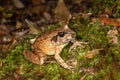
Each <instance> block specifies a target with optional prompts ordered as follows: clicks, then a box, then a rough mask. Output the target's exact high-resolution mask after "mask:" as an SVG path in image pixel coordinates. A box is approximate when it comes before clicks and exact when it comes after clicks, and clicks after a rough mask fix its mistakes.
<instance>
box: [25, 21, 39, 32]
mask: <svg viewBox="0 0 120 80" xmlns="http://www.w3.org/2000/svg"><path fill="white" fill-rule="evenodd" d="M25 22H26V23H27V25H28V27H29V29H30V33H32V34H38V33H39V28H38V26H37V25H36V23H34V22H32V21H29V20H27V19H25Z"/></svg>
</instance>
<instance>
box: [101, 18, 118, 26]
mask: <svg viewBox="0 0 120 80" xmlns="http://www.w3.org/2000/svg"><path fill="white" fill-rule="evenodd" d="M100 21H101V23H103V24H107V25H113V26H114V27H118V26H119V27H120V22H118V21H116V20H114V19H111V18H107V17H101V18H100Z"/></svg>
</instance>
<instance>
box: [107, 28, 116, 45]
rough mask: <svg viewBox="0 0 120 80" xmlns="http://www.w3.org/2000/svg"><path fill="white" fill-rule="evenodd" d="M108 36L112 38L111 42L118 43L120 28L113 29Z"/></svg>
mask: <svg viewBox="0 0 120 80" xmlns="http://www.w3.org/2000/svg"><path fill="white" fill-rule="evenodd" d="M107 36H108V37H109V38H110V40H109V42H110V43H113V44H118V30H117V29H112V30H109V31H108V32H107Z"/></svg>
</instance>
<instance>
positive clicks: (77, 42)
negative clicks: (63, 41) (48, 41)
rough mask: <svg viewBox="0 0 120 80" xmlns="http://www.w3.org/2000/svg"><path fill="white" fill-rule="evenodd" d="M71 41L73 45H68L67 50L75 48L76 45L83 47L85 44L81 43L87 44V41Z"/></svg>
mask: <svg viewBox="0 0 120 80" xmlns="http://www.w3.org/2000/svg"><path fill="white" fill-rule="evenodd" d="M71 42H72V43H73V45H72V46H71V47H70V49H69V52H70V51H72V50H74V49H76V47H78V46H81V47H82V48H84V47H85V46H84V45H83V44H88V43H87V42H81V41H77V40H73V41H71Z"/></svg>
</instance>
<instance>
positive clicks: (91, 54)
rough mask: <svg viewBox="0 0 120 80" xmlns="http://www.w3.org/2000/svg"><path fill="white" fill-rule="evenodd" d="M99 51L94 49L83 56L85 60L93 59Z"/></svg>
mask: <svg viewBox="0 0 120 80" xmlns="http://www.w3.org/2000/svg"><path fill="white" fill-rule="evenodd" d="M100 50H101V49H94V50H91V51H88V52H87V54H86V55H85V57H86V58H93V56H94V55H95V54H96V53H98V51H100Z"/></svg>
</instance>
